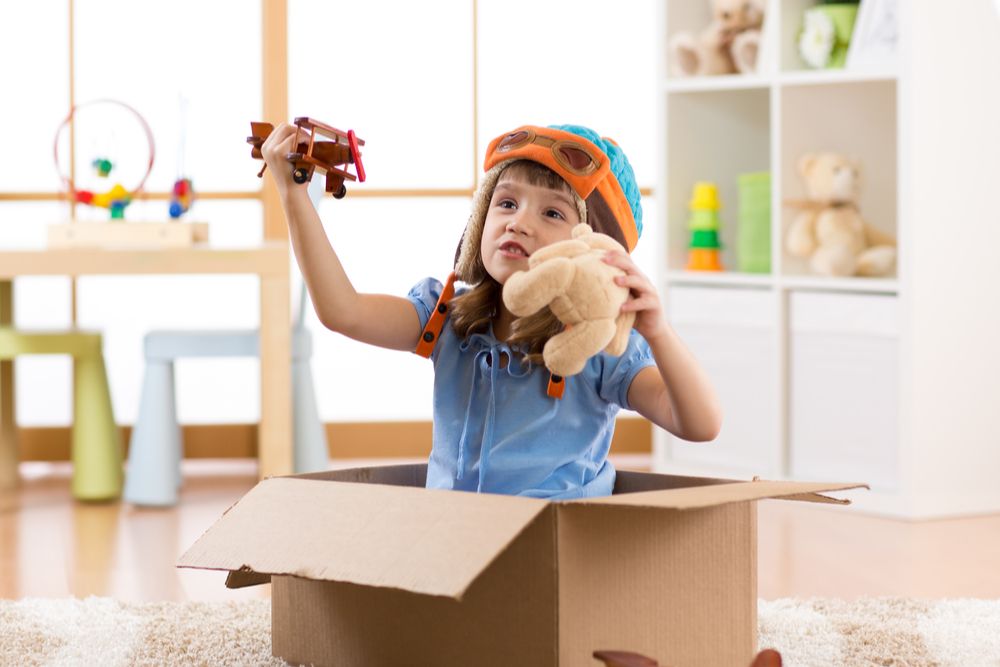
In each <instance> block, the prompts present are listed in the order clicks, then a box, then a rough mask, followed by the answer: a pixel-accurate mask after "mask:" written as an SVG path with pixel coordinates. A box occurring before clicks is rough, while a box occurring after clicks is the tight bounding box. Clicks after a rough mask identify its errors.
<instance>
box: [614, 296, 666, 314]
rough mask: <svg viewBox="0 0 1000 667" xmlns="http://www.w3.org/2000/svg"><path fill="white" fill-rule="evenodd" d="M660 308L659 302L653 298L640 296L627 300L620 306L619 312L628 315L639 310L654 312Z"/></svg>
mask: <svg viewBox="0 0 1000 667" xmlns="http://www.w3.org/2000/svg"><path fill="white" fill-rule="evenodd" d="M659 307H660V302H659V300H658V299H657V298H655V297H653V296H649V295H647V296H640V297H637V298H635V299H629V300H628V301H626V302H625V303H623V304H622V309H621V312H623V313H628V312H633V311H640V310H655V309H657V308H659Z"/></svg>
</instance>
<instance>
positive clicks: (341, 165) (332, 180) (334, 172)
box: [247, 116, 365, 199]
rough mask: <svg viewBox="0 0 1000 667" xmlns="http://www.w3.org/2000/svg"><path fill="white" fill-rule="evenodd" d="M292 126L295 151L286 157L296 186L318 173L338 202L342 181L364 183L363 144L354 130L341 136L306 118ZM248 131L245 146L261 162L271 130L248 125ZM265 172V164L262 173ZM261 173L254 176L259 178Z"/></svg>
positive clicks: (344, 191)
mask: <svg viewBox="0 0 1000 667" xmlns="http://www.w3.org/2000/svg"><path fill="white" fill-rule="evenodd" d="M294 123H295V126H296V130H295V142H294V143H295V151H293V152H291V153H288V155H287V156H286V157H287V159H288V161H289V162H291V163H292V165H293V166H292V178H293V180H294V181H295V182H296V183H306V182H307V181H310V180H311V179H312V177H313V172H315V170H316V169H319V170H320V171H321V172H325V173H326V191H327V192H330V193H332V194H333V196H334V197H336V198H337V199H340V198H341V197H343V196H344V195H345V194H347V188H346V187H345V185H344V181H345V180H349V181H359V182H364V180H365V168H364V165H363V164H362V163H361V150H360V147H361V146H364V145H365V142H364V140H363V139H359V138H358V137H357V136H356V135H355V134H354V130H348V131H347V132H343V131H342V130H338V129H337V128H335V127H332V126H330V125H327V124H326V123H321V122H319V121H317V120H313V119H312V118H308V117H305V116H302V117H299V118H296V119H295V120H294ZM250 131H251V132H252V133H253V134H252V135H251V136H249V137H247V143H249V144H251V145H252V146H253V148H252V150H251V152H250V155H251V156H252V157H255V158H257V159H263V157H264V156H263V154H262V153H261V150H260V148H261V146H262V145H263V143H264V141H265V140H266V139H267V137H268V136H270V134H271V132H272V131H274V126H273V125H271V124H270V123H261V122H251V123H250ZM317 136H319V137H325V138H326V139H329V141H325V140H323V139H317ZM349 164H353V165H354V169H355V171H356V172H357V175H355V174H352V173H351V172H349V171H347V166H348V165H349ZM266 168H267V165H266V164H265V165H264V169H266ZM264 169H261V170H260V173H259V174H257V175H258V176H262V175H263V174H264Z"/></svg>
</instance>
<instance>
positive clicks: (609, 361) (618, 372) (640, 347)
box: [600, 329, 656, 410]
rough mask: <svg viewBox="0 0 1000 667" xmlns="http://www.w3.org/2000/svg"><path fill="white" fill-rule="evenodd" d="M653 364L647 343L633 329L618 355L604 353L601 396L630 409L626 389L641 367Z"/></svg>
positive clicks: (654, 361)
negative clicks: (624, 346)
mask: <svg viewBox="0 0 1000 667" xmlns="http://www.w3.org/2000/svg"><path fill="white" fill-rule="evenodd" d="M655 365H656V360H655V359H653V351H652V350H651V349H650V348H649V343H647V342H646V339H645V338H643V337H642V336H641V335H640V334H639V332H637V331H636V330H635V329H633V330H632V332H631V333H630V334H629V337H628V347H626V348H625V352H623V353H622V355H621V356H620V357H613V356H611V355H610V354H605V359H604V368H603V369H602V371H601V389H600V395H601V398H603V399H604V400H605V401H607V402H608V403H615V404H617V405H619V406H620V407H622V408H623V409H625V410H631V409H632V407H631V406H630V405H629V403H628V389H629V387H631V386H632V380H634V379H635V376H636V374H638V372H639V371H641V370H642V369H643V368H646V367H647V366H655Z"/></svg>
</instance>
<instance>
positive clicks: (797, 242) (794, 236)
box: [785, 211, 816, 257]
mask: <svg viewBox="0 0 1000 667" xmlns="http://www.w3.org/2000/svg"><path fill="white" fill-rule="evenodd" d="M785 248H786V249H787V250H788V252H789V254H791V255H792V256H793V257H809V256H810V255H812V254H813V252H814V251H815V250H816V213H815V212H813V211H806V212H804V213H800V214H799V215H797V216H795V219H793V220H792V224H790V225H789V226H788V233H787V235H786V236H785Z"/></svg>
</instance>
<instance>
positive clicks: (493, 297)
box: [450, 160, 621, 365]
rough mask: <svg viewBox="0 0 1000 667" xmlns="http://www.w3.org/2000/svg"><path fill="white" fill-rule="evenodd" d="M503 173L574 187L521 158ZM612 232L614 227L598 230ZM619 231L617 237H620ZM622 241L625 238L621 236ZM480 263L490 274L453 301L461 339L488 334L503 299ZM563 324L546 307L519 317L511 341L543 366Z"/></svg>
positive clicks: (541, 184) (560, 187) (453, 318)
mask: <svg viewBox="0 0 1000 667" xmlns="http://www.w3.org/2000/svg"><path fill="white" fill-rule="evenodd" d="M503 176H507V177H508V178H511V177H512V178H514V179H516V180H519V181H525V182H527V183H528V184H529V185H534V186H539V187H544V188H549V189H551V190H563V191H565V192H568V193H570V194H572V193H573V189H572V188H571V187H570V186H569V184H568V183H567V182H566V181H564V180H563V179H562V177H561V176H559V174H557V173H555V172H554V171H552V170H551V169H549V168H548V167H546V166H544V165H541V164H539V163H537V162H531V161H530V160H518V161H516V162H513V163H511V164H510V166H508V167H507V168H506V169H504V171H503V174H502V175H501V178H503ZM595 231H601V232H604V233H609V231H613V230H595ZM620 236H621V232H618V233H617V234H616V235H615V237H616V238H617V237H620ZM619 242H621V239H619ZM475 261H476V264H477V265H478V266H479V268H480V269H482V273H483V274H485V275H486V277H485V278H484V279H483V280H482V281H481V282H480V283H479V284H477V285H476V286H474V287H472V288H471V289H470V290H469V291H467V292H465V293H464V294H461V295H460V296H456V297H455V298H453V299H452V300H451V304H450V305H451V326H452V328H453V329H454V330H455V333H456V334H457V335H458V337H459V338H468V337H469V336H471V335H472V334H474V333H485V332H486V331H488V330H489V327H490V322H491V321H492V320H493V317H494V316H495V315H496V312H497V302H498V301H499V300H500V298H501V290H502V288H503V286H502V285H501V284H500V283H498V282H497V281H496V280H494V279H493V278H492V277H491V276H490V275H489V273H486V271H485V269H484V268H483V267H482V262H483V258H482V256H479V257H476V259H475ZM562 328H563V325H562V322H560V321H559V320H558V319H557V318H556V316H555V315H553V314H552V311H551V310H549V307H548V306H546V307H545V308H542V309H541V310H540V311H538V312H537V313H535V314H534V315H528V316H527V317H519V318H517V319H515V320H514V323H513V324H512V326H511V335H510V338H508V339H507V342H508V343H509V344H510V345H511V346H517V348H518V349H519V350H520V351H521V352H522V353H523V354H524V355H525V357H526V358H527V359H528V361H530V362H531V363H533V364H538V365H541V364H542V363H543V359H542V348H543V347H544V346H545V343H546V341H548V340H549V338H551V337H552V336H555V335H556V334H557V333H559V332H560V331H562Z"/></svg>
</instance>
